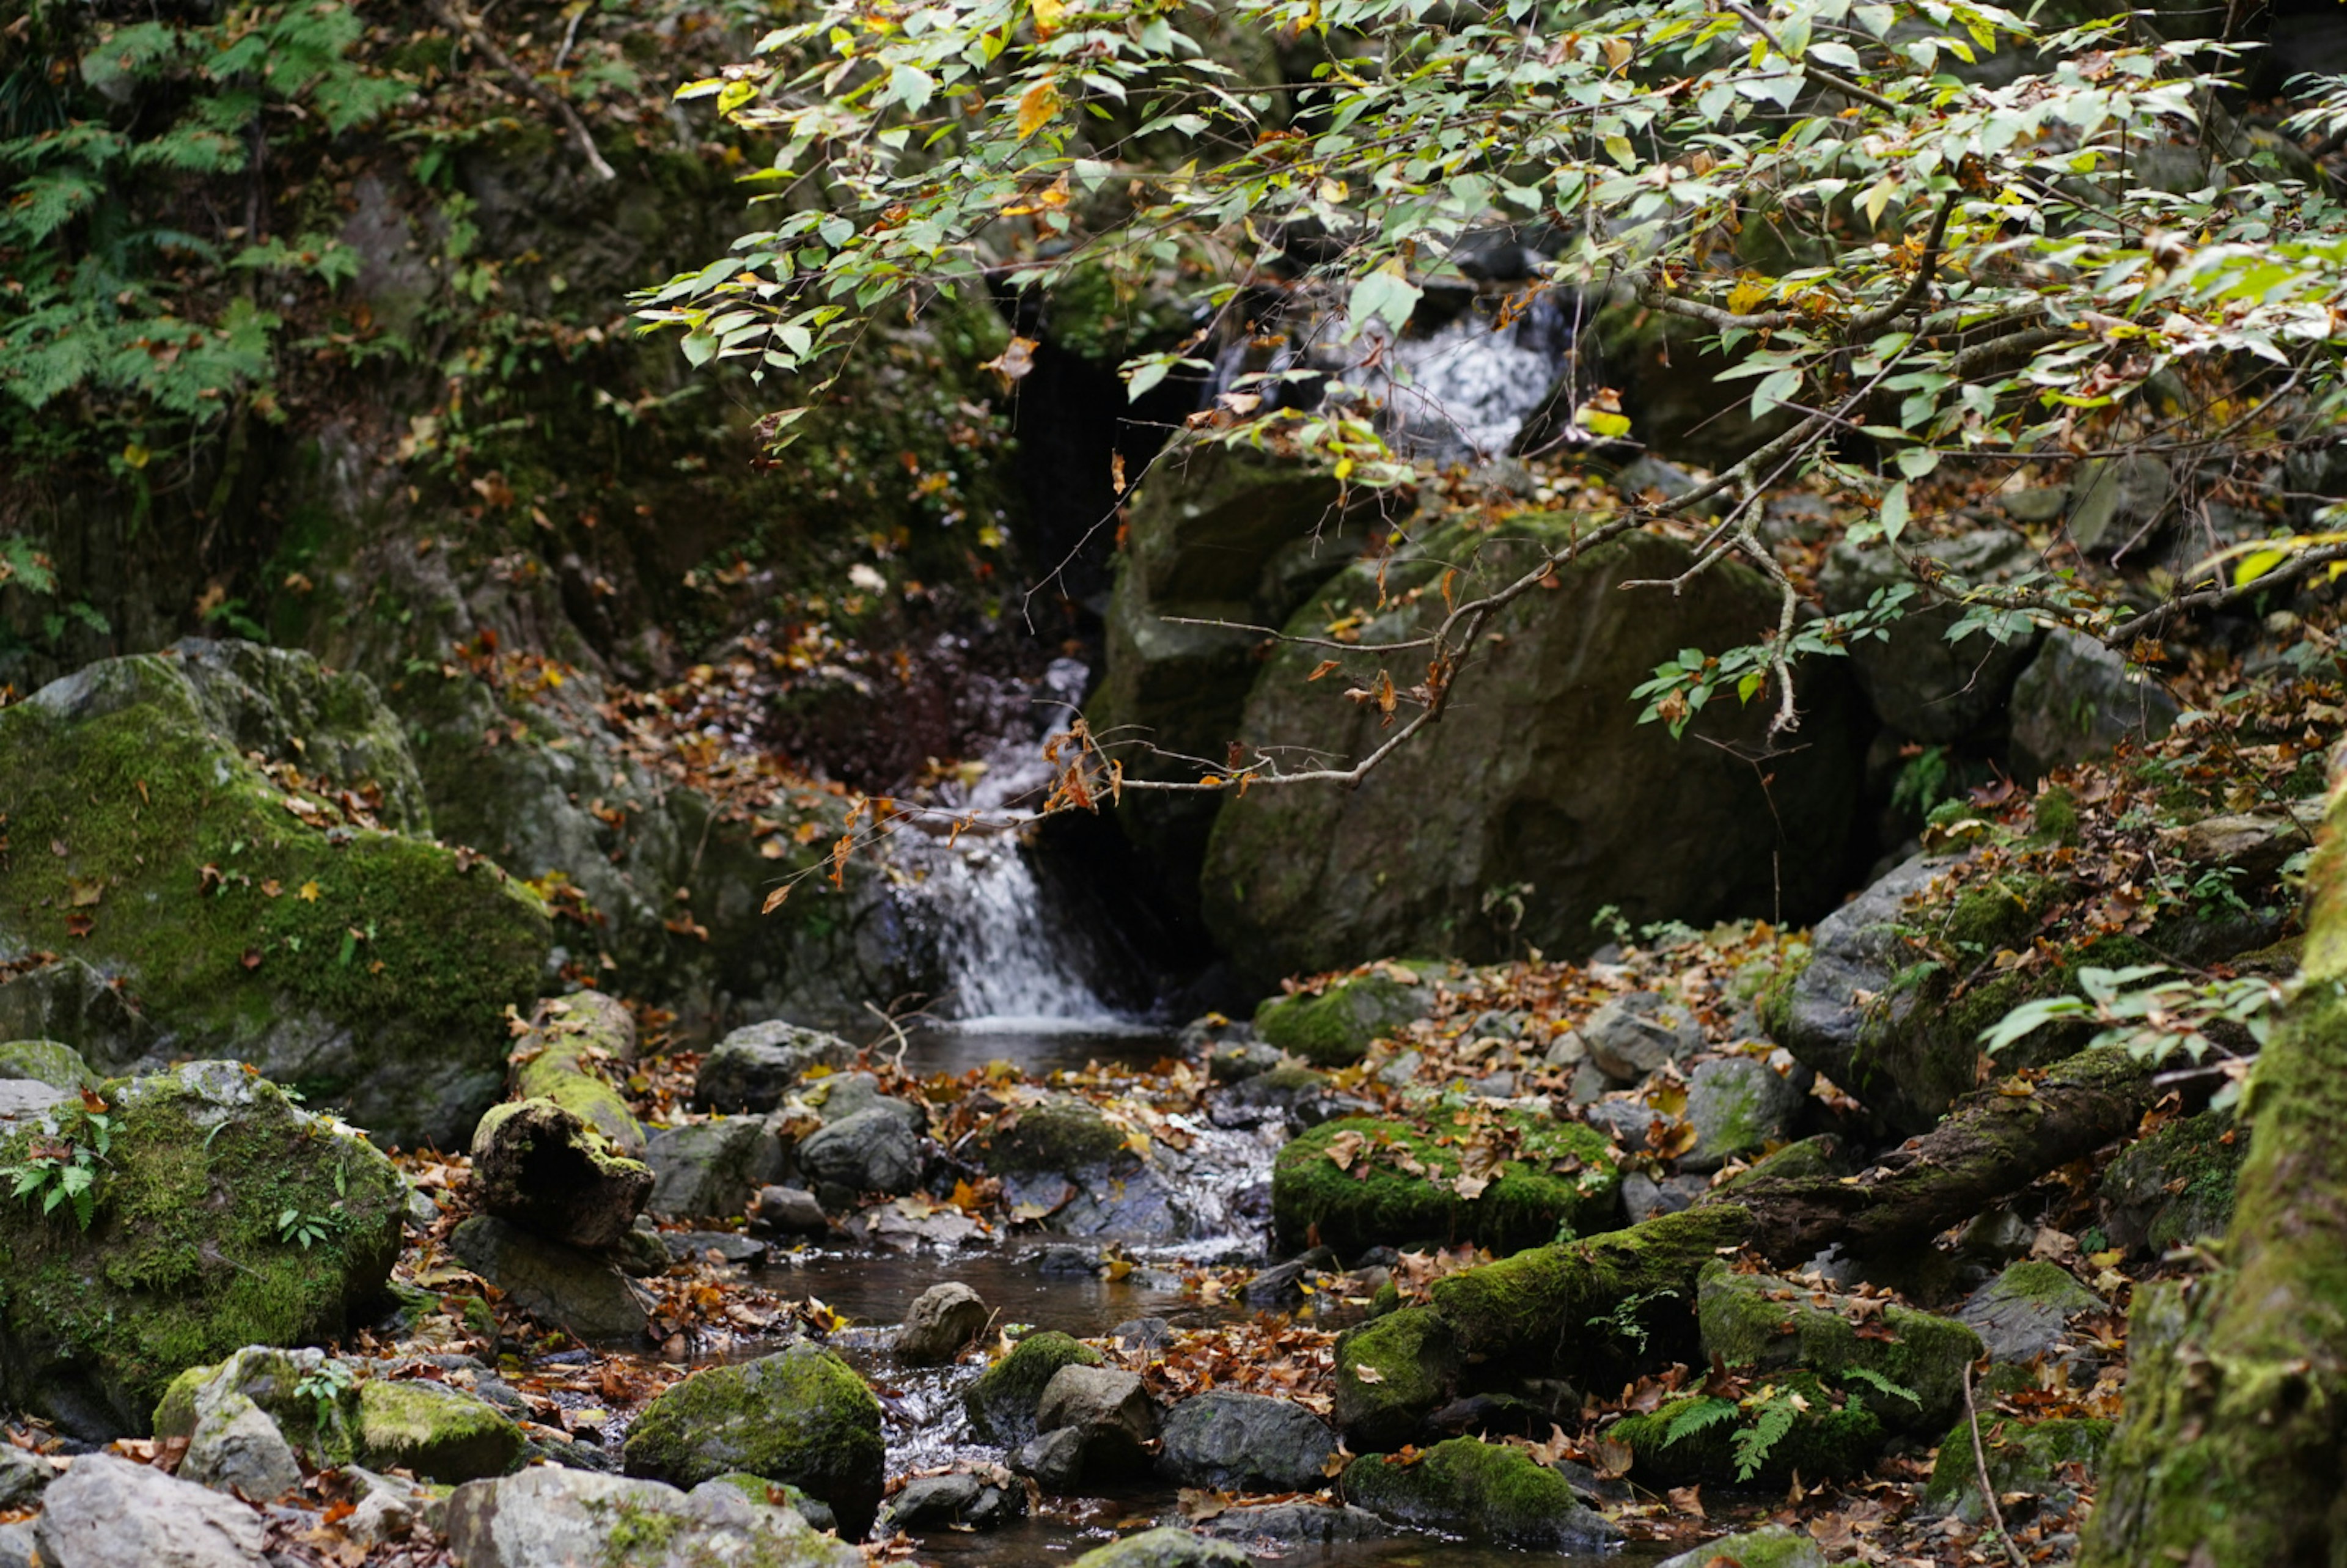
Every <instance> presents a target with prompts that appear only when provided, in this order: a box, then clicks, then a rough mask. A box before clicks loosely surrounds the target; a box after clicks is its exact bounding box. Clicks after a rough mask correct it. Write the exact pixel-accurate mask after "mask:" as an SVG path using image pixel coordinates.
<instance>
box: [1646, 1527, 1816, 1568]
mask: <svg viewBox="0 0 2347 1568" xmlns="http://www.w3.org/2000/svg"><path fill="white" fill-rule="evenodd" d="M1713 1563H1734V1564H1736V1568H1826V1554H1825V1553H1824V1552H1823V1551H1822V1550H1821V1549H1820V1548H1819V1545H1818V1543H1817V1542H1815V1541H1813V1540H1811V1539H1810V1538H1809V1535H1808V1533H1807V1532H1803V1531H1799V1530H1794V1529H1792V1528H1790V1527H1788V1526H1787V1525H1782V1524H1764V1525H1762V1526H1761V1527H1760V1528H1759V1529H1758V1530H1741V1531H1738V1532H1736V1533H1735V1534H1733V1535H1722V1536H1720V1537H1718V1538H1717V1539H1716V1540H1712V1541H1706V1542H1704V1543H1703V1544H1702V1545H1700V1546H1698V1547H1696V1549H1695V1550H1694V1551H1692V1552H1682V1553H1679V1554H1678V1555H1677V1556H1676V1557H1668V1558H1665V1559H1664V1560H1663V1561H1662V1562H1660V1563H1655V1568H1711V1565H1712V1564H1713Z"/></svg>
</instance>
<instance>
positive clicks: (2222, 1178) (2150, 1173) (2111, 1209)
mask: <svg viewBox="0 0 2347 1568" xmlns="http://www.w3.org/2000/svg"><path fill="white" fill-rule="evenodd" d="M0 1050H5V1048H0ZM2249 1147H2250V1137H2249V1130H2248V1129H2247V1128H2240V1129H2239V1130H2238V1131H2237V1130H2236V1124H2235V1122H2234V1120H2233V1118H2232V1117H2231V1116H2229V1115H2228V1114H2227V1113H2225V1112H2221V1111H2206V1112H2201V1113H2200V1114H2199V1115H2198V1116H2186V1117H2182V1118H2179V1119H2178V1120H2177V1121H2174V1122H2168V1124H2167V1125H2166V1126H2164V1127H2162V1128H2160V1129H2159V1131H2157V1132H2154V1133H2153V1134H2152V1135H2151V1136H2150V1137H2148V1138H2146V1139H2144V1140H2143V1141H2142V1142H2140V1143H2136V1144H2133V1145H2131V1146H2130V1147H2128V1148H2127V1149H2126V1150H2125V1151H2123V1152H2122V1153H2120V1154H2119V1156H2118V1158H2117V1159H2116V1160H2113V1161H2112V1162H2111V1163H2110V1165H2109V1167H2108V1168H2107V1169H2106V1170H2105V1171H2104V1173H2103V1180H2102V1185H2101V1188H2100V1190H2099V1194H2098V1195H2099V1196H2100V1197H2101V1199H2102V1211H2103V1228H2104V1229H2105V1231H2106V1232H2107V1233H2108V1234H2109V1235H2110V1238H2111V1241H2112V1243H2113V1244H2114V1245H2118V1246H2123V1247H2126V1248H2127V1249H2128V1250H2130V1251H2134V1250H2137V1249H2139V1248H2148V1249H2149V1250H2151V1251H2153V1252H2156V1253H2157V1252H2167V1251H2168V1250H2169V1249H2171V1248H2174V1247H2179V1246H2189V1245H2193V1244H2194V1243H2196V1242H2202V1241H2207V1240H2209V1238H2210V1237H2212V1236H2220V1235H2224V1234H2225V1230H2226V1227H2227V1226H2229V1225H2231V1224H2232V1223H2233V1186H2234V1180H2235V1178H2236V1177H2237V1176H2238V1175H2239V1173H2240V1169H2241V1159H2242V1156H2244V1155H2245V1154H2247V1153H2249Z"/></svg>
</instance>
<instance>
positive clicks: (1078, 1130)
mask: <svg viewBox="0 0 2347 1568" xmlns="http://www.w3.org/2000/svg"><path fill="white" fill-rule="evenodd" d="M1003 1122H1008V1123H1009V1124H1008V1125H1007V1126H1005V1125H1003V1124H1002V1123H1003ZM1123 1147H1124V1134H1123V1133H1122V1132H1118V1131H1117V1130H1116V1128H1115V1127H1113V1126H1112V1125H1111V1124H1110V1122H1109V1120H1108V1118H1107V1117H1105V1116H1102V1114H1101V1113H1100V1112H1098V1111H1095V1110H1093V1109H1092V1106H1091V1105H1090V1104H1088V1103H1087V1102H1084V1101H1081V1100H1078V1099H1076V1098H1075V1097H1074V1096H1072V1095H1055V1096H1053V1097H1052V1098H1051V1099H1049V1100H1046V1101H1044V1102H1041V1103H1040V1104H1036V1105H1026V1106H1021V1107H1020V1111H1019V1114H1018V1117H1017V1119H1016V1120H1015V1121H1013V1120H1011V1119H1010V1118H1008V1117H1005V1118H1003V1119H1002V1122H998V1123H997V1125H996V1130H995V1131H993V1132H989V1134H988V1136H987V1140H986V1143H985V1144H984V1160H985V1164H986V1169H987V1170H988V1171H989V1173H993V1174H995V1175H1020V1174H1026V1173H1031V1172H1038V1171H1043V1172H1052V1173H1063V1172H1068V1171H1080V1170H1082V1169H1084V1168H1085V1167H1086V1166H1090V1165H1098V1164H1101V1163H1104V1162H1106V1161H1108V1160H1111V1159H1113V1158H1115V1156H1116V1155H1117V1153H1119V1152H1120V1151H1121V1150H1122V1149H1123Z"/></svg>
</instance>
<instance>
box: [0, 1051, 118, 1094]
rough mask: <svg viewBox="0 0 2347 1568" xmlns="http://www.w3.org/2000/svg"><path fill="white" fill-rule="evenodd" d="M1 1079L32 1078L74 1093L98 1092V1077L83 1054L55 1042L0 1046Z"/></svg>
mask: <svg viewBox="0 0 2347 1568" xmlns="http://www.w3.org/2000/svg"><path fill="white" fill-rule="evenodd" d="M0 1078H28V1079H31V1080H32V1081H35V1082H36V1083H46V1084H47V1085H48V1086H49V1087H50V1088H52V1089H62V1090H64V1091H66V1092H67V1093H68V1094H71V1093H73V1092H75V1091H77V1090H83V1089H95V1088H97V1085H98V1076H97V1073H95V1072H92V1071H90V1070H89V1063H88V1062H87V1061H83V1060H82V1059H81V1052H79V1051H77V1050H75V1049H74V1048H73V1047H71V1046H69V1045H59V1044H58V1043H57V1042H56V1040H8V1041H6V1042H5V1043H0Z"/></svg>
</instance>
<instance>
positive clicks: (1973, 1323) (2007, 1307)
mask: <svg viewBox="0 0 2347 1568" xmlns="http://www.w3.org/2000/svg"><path fill="white" fill-rule="evenodd" d="M2108 1305H2109V1304H2108V1303H2107V1302H2106V1301H2104V1299H2103V1298H2102V1297H2101V1296H2096V1294H2095V1293H2094V1292H2093V1291H2091V1290H2088V1289H2087V1288H2086V1286H2083V1285H2081V1284H2079V1283H2078V1281H2077V1279H2076V1277H2075V1276H2073V1275H2072V1274H2071V1273H2070V1271H2069V1270H2068V1269H2066V1268H2064V1267H2063V1266H2061V1265H2060V1264H2058V1263H2050V1262H2045V1261H2043V1260H2039V1261H2034V1262H2024V1263H2016V1264H2014V1266H2012V1267H2010V1268H2008V1269H2006V1270H2005V1271H2004V1273H2003V1274H2000V1275H1998V1276H1996V1277H1995V1278H1994V1279H1992V1280H1990V1281H1989V1282H1988V1283H1987V1284H1986V1285H1983V1286H1981V1287H1980V1288H1979V1289H1978V1290H1975V1291H1973V1294H1972V1296H1971V1297H1970V1298H1969V1299H1968V1300H1966V1301H1965V1303H1964V1304H1963V1307H1962V1308H1960V1309H1959V1310H1958V1311H1957V1313H1956V1320H1957V1321H1958V1322H1960V1323H1963V1324H1964V1325H1965V1326H1967V1327H1970V1328H1971V1329H1972V1330H1973V1332H1974V1333H1976V1334H1978V1335H1979V1336H1980V1337H1981V1343H1982V1344H1983V1345H1985V1346H1987V1347H1988V1353H1989V1354H1990V1355H1991V1356H1993V1357H1994V1358H1996V1359H1997V1360H1999V1361H2019V1362H2029V1361H2034V1360H2035V1359H2036V1358H2038V1357H2040V1356H2045V1355H2051V1354H2054V1353H2055V1352H2057V1351H2061V1350H2064V1349H2072V1348H2077V1346H2076V1342H2075V1340H2073V1339H2072V1338H2071V1337H2070V1336H2069V1334H2068V1327H2069V1323H2070V1320H2071V1319H2072V1318H2074V1317H2079V1316H2080V1315H2082V1314H2084V1313H2088V1312H2099V1311H2101V1310H2102V1309H2103V1308H2104V1307H2107V1306H2108Z"/></svg>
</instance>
